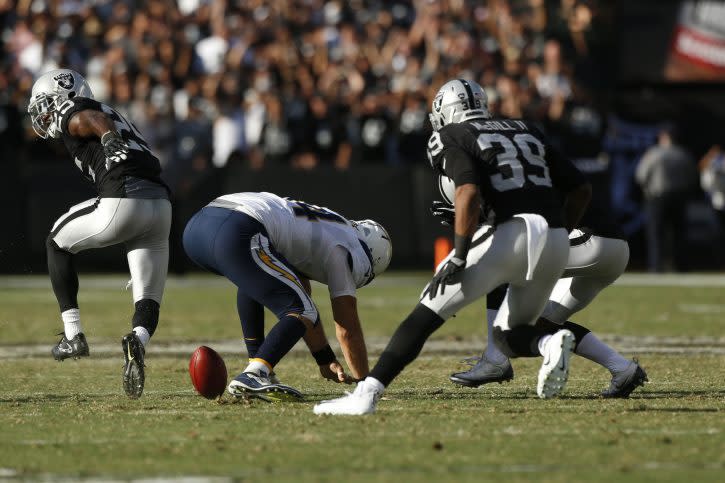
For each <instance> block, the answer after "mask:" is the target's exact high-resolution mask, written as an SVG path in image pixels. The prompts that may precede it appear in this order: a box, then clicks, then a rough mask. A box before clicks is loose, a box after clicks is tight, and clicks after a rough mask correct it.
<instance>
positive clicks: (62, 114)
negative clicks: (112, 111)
mask: <svg viewBox="0 0 725 483" xmlns="http://www.w3.org/2000/svg"><path fill="white" fill-rule="evenodd" d="M89 109H90V110H92V111H103V108H102V106H101V103H100V102H98V101H95V100H93V99H89V98H87V97H76V98H74V99H68V100H67V101H65V102H64V103H63V104H61V105H60V107H59V108H58V121H59V125H60V130H61V132H62V133H63V134H65V135H67V136H70V133H69V132H68V123H69V122H70V119H71V117H73V114H75V113H77V112H80V111H85V110H89Z"/></svg>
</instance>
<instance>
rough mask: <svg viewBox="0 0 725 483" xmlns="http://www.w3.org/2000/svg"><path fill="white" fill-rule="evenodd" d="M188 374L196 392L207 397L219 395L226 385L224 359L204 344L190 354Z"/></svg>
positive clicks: (212, 397) (213, 397) (222, 392)
mask: <svg viewBox="0 0 725 483" xmlns="http://www.w3.org/2000/svg"><path fill="white" fill-rule="evenodd" d="M189 375H190V376H191V383H192V384H194V388H195V389H196V392H198V393H199V394H201V395H202V396H204V397H205V398H207V399H215V398H217V397H219V396H221V395H222V394H224V389H226V387H227V366H226V365H225V364H224V359H222V357H221V356H220V355H219V354H217V352H216V351H215V350H214V349H212V348H211V347H207V346H205V345H203V346H201V347H199V348H197V349H196V350H195V351H194V353H193V354H192V355H191V360H190V361H189Z"/></svg>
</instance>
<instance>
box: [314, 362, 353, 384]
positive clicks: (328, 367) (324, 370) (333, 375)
mask: <svg viewBox="0 0 725 483" xmlns="http://www.w3.org/2000/svg"><path fill="white" fill-rule="evenodd" d="M318 367H319V368H320V375H321V376H322V377H324V378H325V379H328V380H330V381H332V382H338V383H339V382H344V383H345V384H352V383H353V382H355V379H354V378H353V377H352V376H348V375H347V374H346V373H345V369H343V368H342V365H341V364H340V363H339V362H337V361H333V362H330V363H329V364H325V365H322V366H318Z"/></svg>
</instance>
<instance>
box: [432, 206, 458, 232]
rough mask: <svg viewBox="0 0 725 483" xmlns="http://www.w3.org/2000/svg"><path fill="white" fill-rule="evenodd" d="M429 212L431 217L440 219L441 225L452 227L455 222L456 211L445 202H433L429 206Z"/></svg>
mask: <svg viewBox="0 0 725 483" xmlns="http://www.w3.org/2000/svg"><path fill="white" fill-rule="evenodd" d="M430 212H431V214H432V215H433V216H437V217H438V218H440V219H441V224H442V225H446V226H454V225H455V222H456V209H455V208H453V207H452V206H451V205H449V204H448V203H446V202H445V201H434V202H433V203H431V205H430Z"/></svg>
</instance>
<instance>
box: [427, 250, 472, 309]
mask: <svg viewBox="0 0 725 483" xmlns="http://www.w3.org/2000/svg"><path fill="white" fill-rule="evenodd" d="M464 268H466V261H465V260H461V259H460V258H456V257H453V258H451V259H450V260H448V261H447V262H446V264H445V265H443V268H441V269H440V270H438V272H437V273H436V274H435V275H434V276H433V280H431V281H430V284H428V289H427V293H428V297H429V298H430V299H431V300H433V299H434V298H435V296H436V295H437V293H438V288H439V287H440V289H441V295H443V294H444V293H445V292H446V285H450V284H452V283H455V282H456V281H458V277H459V274H460V273H461V272H462V271H463V269H464ZM424 295H425V294H424Z"/></svg>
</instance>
